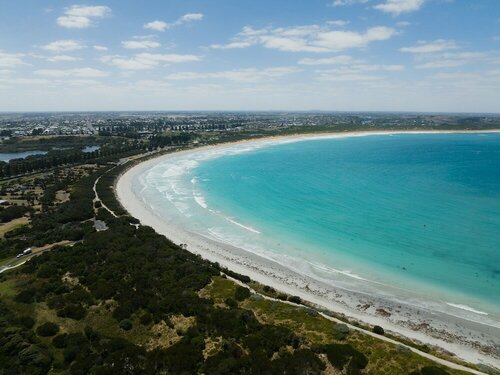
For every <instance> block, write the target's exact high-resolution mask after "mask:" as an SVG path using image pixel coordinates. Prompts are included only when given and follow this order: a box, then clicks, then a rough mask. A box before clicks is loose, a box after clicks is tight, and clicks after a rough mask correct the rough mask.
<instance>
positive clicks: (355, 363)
mask: <svg viewBox="0 0 500 375" xmlns="http://www.w3.org/2000/svg"><path fill="white" fill-rule="evenodd" d="M324 351H325V353H326V356H327V358H328V360H329V361H330V363H331V364H332V365H333V367H335V368H337V369H339V370H343V369H344V368H346V370H347V373H348V374H353V375H354V374H359V373H360V372H359V370H362V369H364V368H365V367H366V365H367V364H368V359H367V358H366V357H365V355H364V354H363V353H361V352H359V351H357V350H356V349H354V348H353V347H352V346H351V345H349V344H329V345H326V346H325V347H324Z"/></svg>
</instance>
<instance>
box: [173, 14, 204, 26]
mask: <svg viewBox="0 0 500 375" xmlns="http://www.w3.org/2000/svg"><path fill="white" fill-rule="evenodd" d="M202 19H203V14H202V13H187V14H185V15H183V16H182V17H181V18H179V19H178V20H177V22H176V23H177V24H181V23H184V22H191V21H201V20H202Z"/></svg>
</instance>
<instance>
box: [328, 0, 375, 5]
mask: <svg viewBox="0 0 500 375" xmlns="http://www.w3.org/2000/svg"><path fill="white" fill-rule="evenodd" d="M367 2H368V0H334V1H333V2H332V4H331V6H333V7H339V6H346V5H356V4H365V3H367Z"/></svg>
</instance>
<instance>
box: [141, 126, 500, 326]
mask: <svg viewBox="0 0 500 375" xmlns="http://www.w3.org/2000/svg"><path fill="white" fill-rule="evenodd" d="M246 151H247V152H239V151H236V148H235V149H234V150H233V152H229V153H228V154H226V155H225V156H221V155H204V156H203V155H202V156H199V157H198V158H194V160H193V159H192V158H191V159H189V158H187V159H185V160H180V161H177V162H176V166H175V168H174V169H172V168H171V167H172V166H170V169H169V168H168V167H167V166H166V165H163V166H162V165H159V166H157V167H156V168H153V169H152V170H151V171H149V172H148V174H147V176H145V181H147V183H143V184H142V189H143V190H142V191H141V194H142V195H143V197H144V198H143V199H144V200H145V201H147V202H148V204H150V205H151V206H154V207H156V209H157V210H158V209H159V211H161V212H164V211H168V207H167V206H166V204H167V203H166V202H169V204H174V206H175V207H176V208H177V210H176V211H177V213H178V217H177V219H176V221H177V223H179V224H182V225H183V226H188V227H189V228H190V229H191V230H192V231H196V232H199V233H201V234H204V235H207V236H211V237H213V238H216V239H217V240H221V241H223V242H227V243H231V244H234V245H236V246H239V247H242V248H246V249H247V250H249V251H254V252H257V253H259V252H260V253H261V255H265V256H267V257H270V258H272V259H274V260H276V261H278V262H280V263H283V264H285V265H286V264H287V262H288V263H289V264H290V265H291V266H293V267H294V268H295V269H297V268H301V267H302V269H303V271H304V272H305V273H311V275H312V276H313V277H314V276H317V277H320V278H322V279H323V280H325V279H326V280H328V277H329V275H331V274H332V271H339V270H340V271H341V273H342V274H343V275H347V276H349V277H351V278H352V280H353V281H356V282H357V283H358V286H357V287H356V288H358V287H359V282H362V281H363V280H366V281H369V282H370V283H371V285H372V289H370V290H373V285H380V288H379V289H380V290H382V289H384V286H387V287H389V286H390V287H391V288H392V289H396V290H400V291H401V294H402V295H403V294H405V293H406V294H408V293H411V294H412V296H414V297H415V298H416V299H418V300H425V299H426V298H428V299H430V300H432V301H434V302H433V303H438V302H439V303H442V304H452V305H449V306H455V307H459V308H465V310H466V311H468V312H470V311H472V312H473V313H474V312H475V313H477V315H478V317H481V316H486V315H489V318H492V319H493V320H496V321H498V318H499V316H500V315H499V311H500V304H499V302H500V299H499V294H500V293H499V291H500V135H499V134H399V135H397V134H395V135H373V136H367V137H349V138H339V139H318V140H305V141H300V142H293V143H283V144H275V145H269V146H268V147H256V148H250V149H249V150H246ZM172 181H175V183H172ZM143 182H144V181H143ZM158 192H160V193H161V194H158ZM193 197H194V199H193ZM165 198H167V199H165ZM190 198H191V199H190ZM169 212H170V216H171V212H172V210H170V211H169ZM394 293H396V294H397V292H394V290H392V291H391V294H394Z"/></svg>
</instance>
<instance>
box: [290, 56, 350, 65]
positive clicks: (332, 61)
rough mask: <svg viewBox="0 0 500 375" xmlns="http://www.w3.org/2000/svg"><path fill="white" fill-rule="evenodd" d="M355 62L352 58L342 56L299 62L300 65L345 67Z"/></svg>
mask: <svg viewBox="0 0 500 375" xmlns="http://www.w3.org/2000/svg"><path fill="white" fill-rule="evenodd" d="M353 62H354V59H353V58H352V57H351V56H347V55H340V56H334V57H325V58H322V59H311V58H306V59H301V60H299V62H298V64H299V65H343V64H351V63H353Z"/></svg>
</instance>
